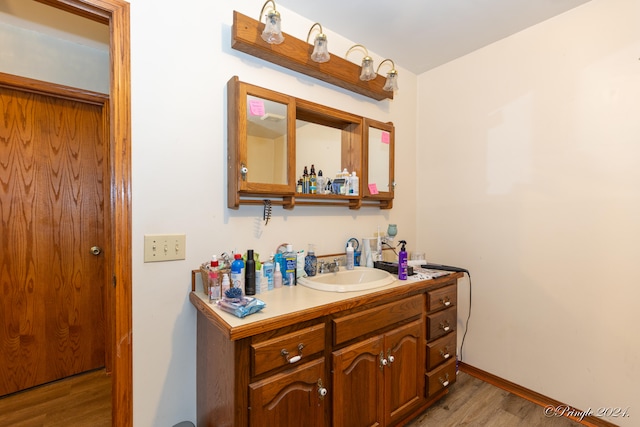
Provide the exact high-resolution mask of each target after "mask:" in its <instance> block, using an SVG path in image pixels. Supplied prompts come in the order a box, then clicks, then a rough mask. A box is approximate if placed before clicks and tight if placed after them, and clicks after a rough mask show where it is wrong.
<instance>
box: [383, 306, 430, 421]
mask: <svg viewBox="0 0 640 427" xmlns="http://www.w3.org/2000/svg"><path fill="white" fill-rule="evenodd" d="M423 325H424V322H423V321H422V318H420V320H416V321H414V322H411V323H408V324H406V325H403V326H400V327H398V328H396V329H394V330H392V331H390V332H388V333H387V334H385V342H384V348H385V355H386V356H387V361H388V364H387V366H386V367H385V376H384V383H385V386H384V390H385V393H384V394H385V401H386V403H387V405H388V407H387V408H386V410H385V416H386V425H390V424H391V423H392V422H395V421H396V420H398V419H400V418H402V417H403V416H405V415H406V414H407V413H408V412H410V411H411V410H412V409H415V408H416V407H417V406H419V405H420V404H421V403H422V402H423V401H424V371H425V365H424V351H425V350H424V339H423V338H422V337H423V329H424V326H423Z"/></svg>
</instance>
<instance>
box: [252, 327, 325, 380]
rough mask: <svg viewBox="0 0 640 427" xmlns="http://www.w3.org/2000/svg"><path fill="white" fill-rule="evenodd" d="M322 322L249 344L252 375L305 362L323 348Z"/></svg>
mask: <svg viewBox="0 0 640 427" xmlns="http://www.w3.org/2000/svg"><path fill="white" fill-rule="evenodd" d="M324 341H325V335H324V323H321V324H319V325H314V326H310V327H308V328H305V329H301V330H299V331H295V332H291V333H289V334H286V335H282V336H279V337H275V338H271V339H269V340H267V341H262V342H259V343H254V344H251V357H252V362H253V363H252V364H253V375H260V374H262V373H264V372H267V371H270V370H271V369H275V368H279V367H281V366H288V365H290V364H294V363H297V364H299V363H300V362H305V361H307V360H308V357H309V356H311V355H312V354H316V353H318V352H319V351H322V350H324Z"/></svg>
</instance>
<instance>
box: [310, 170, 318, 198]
mask: <svg viewBox="0 0 640 427" xmlns="http://www.w3.org/2000/svg"><path fill="white" fill-rule="evenodd" d="M317 185H318V180H317V177H316V167H315V166H314V165H311V172H309V193H310V194H316V192H317V189H318V187H317Z"/></svg>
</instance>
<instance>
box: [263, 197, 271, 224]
mask: <svg viewBox="0 0 640 427" xmlns="http://www.w3.org/2000/svg"><path fill="white" fill-rule="evenodd" d="M263 202H264V210H263V212H262V219H263V220H264V225H267V224H269V220H270V219H271V200H269V199H264V200H263Z"/></svg>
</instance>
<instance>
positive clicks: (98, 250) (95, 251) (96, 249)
mask: <svg viewBox="0 0 640 427" xmlns="http://www.w3.org/2000/svg"><path fill="white" fill-rule="evenodd" d="M101 253H102V249H101V248H100V246H91V254H92V255H95V256H98V255H100V254H101Z"/></svg>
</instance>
